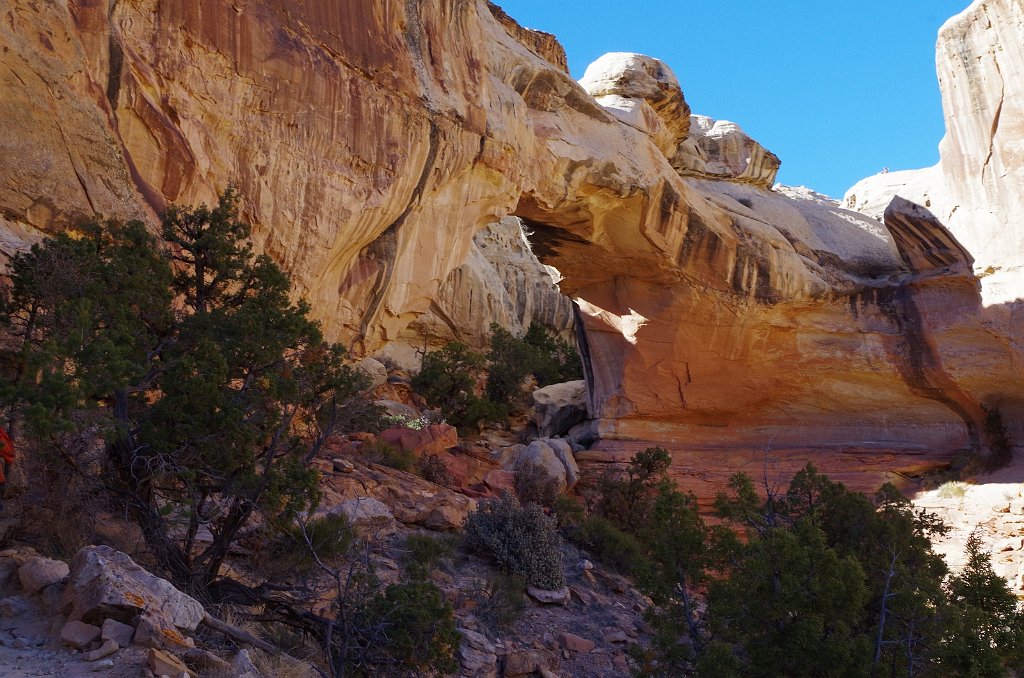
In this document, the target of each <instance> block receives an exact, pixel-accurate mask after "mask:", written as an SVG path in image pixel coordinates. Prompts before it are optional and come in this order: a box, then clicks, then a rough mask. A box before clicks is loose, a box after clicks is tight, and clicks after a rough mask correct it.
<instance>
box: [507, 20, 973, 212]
mask: <svg viewBox="0 0 1024 678" xmlns="http://www.w3.org/2000/svg"><path fill="white" fill-rule="evenodd" d="M496 2H497V4H499V5H501V6H502V8H503V9H504V10H505V11H506V12H508V13H509V14H510V15H512V16H513V17H515V19H516V20H517V21H519V23H521V24H523V25H524V26H528V27H530V28H536V29H539V30H543V31H547V32H549V33H554V34H555V35H556V36H558V39H559V40H560V41H561V43H562V44H563V45H564V46H565V50H566V52H567V54H568V56H569V68H570V70H571V71H572V74H573V76H574V77H575V78H577V79H579V78H580V77H581V76H582V75H583V71H584V70H586V67H587V65H588V64H589V63H590V62H592V61H593V60H594V59H596V58H597V57H599V56H600V55H601V54H604V53H605V52H640V53H642V54H649V55H651V56H654V57H658V58H659V59H661V60H663V61H664V62H666V63H667V64H668V65H669V66H670V67H671V68H672V70H673V71H674V72H675V73H676V75H677V76H678V77H679V82H680V84H681V85H682V88H683V93H684V95H685V96H686V100H687V102H688V103H689V104H690V107H691V108H692V109H693V112H694V113H700V114H702V115H710V116H711V117H713V118H718V119H726V120H732V121H734V122H736V123H738V124H739V125H740V126H741V127H743V129H744V130H745V131H746V132H747V133H748V134H750V135H751V136H752V137H754V138H755V139H757V140H758V141H760V142H761V143H762V144H763V145H764V146H765V147H767V148H768V149H769V150H771V151H773V152H774V153H775V154H777V155H778V156H779V157H780V158H781V159H782V169H781V171H780V172H779V181H781V182H782V183H786V184H803V185H805V186H810V187H811V188H814V189H815V190H818V191H821V192H823V193H827V194H829V195H831V196H833V197H836V198H840V197H842V194H843V192H845V191H846V189H847V188H849V187H850V186H852V185H853V184H854V183H855V182H856V181H858V180H859V179H861V178H863V177H865V176H868V175H870V174H874V173H876V172H878V171H880V170H881V169H882V168H883V167H889V168H890V169H891V170H898V169H913V168H917V167H926V166H928V165H932V164H934V163H935V162H936V161H938V143H939V140H940V139H941V138H942V135H943V132H944V128H943V122H942V105H941V100H940V96H939V88H938V81H937V80H936V76H935V37H936V34H937V31H938V29H939V26H941V25H942V24H943V23H944V22H945V21H946V19H948V18H949V17H951V16H953V15H954V14H957V13H959V12H960V11H962V10H963V9H965V8H966V7H967V6H968V5H969V4H970V0H859V1H858V2H855V3H853V2H833V1H832V0H816V1H811V0H774V1H768V0H702V1H701V2H694V1H692V0H633V1H632V2H626V1H624V0H496Z"/></svg>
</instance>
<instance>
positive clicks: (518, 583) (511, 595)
mask: <svg viewBox="0 0 1024 678" xmlns="http://www.w3.org/2000/svg"><path fill="white" fill-rule="evenodd" d="M525 591H526V580H525V579H523V578H522V577H519V576H516V575H513V574H506V573H504V572H495V573H492V574H490V575H489V576H488V578H487V580H486V581H484V582H483V586H482V587H481V588H480V590H479V591H478V592H477V595H476V596H474V598H475V600H476V601H477V610H476V617H477V619H478V620H479V621H480V623H481V624H483V625H484V627H485V628H487V629H488V630H489V631H491V633H492V634H500V633H504V632H506V631H508V630H509V628H510V627H511V626H512V625H513V624H515V623H516V622H517V621H518V620H519V618H520V617H522V616H523V612H525V611H526V604H527V600H526V593H525Z"/></svg>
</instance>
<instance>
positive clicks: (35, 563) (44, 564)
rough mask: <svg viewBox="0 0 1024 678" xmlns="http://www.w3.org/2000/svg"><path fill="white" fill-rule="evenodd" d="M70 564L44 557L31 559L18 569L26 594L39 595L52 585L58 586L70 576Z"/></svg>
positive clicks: (19, 578)
mask: <svg viewBox="0 0 1024 678" xmlns="http://www.w3.org/2000/svg"><path fill="white" fill-rule="evenodd" d="M69 571H70V570H69V568H68V564H67V563H65V562H63V561H60V560H51V559H50V558H43V557H42V556H33V557H31V558H29V559H28V560H27V561H26V562H25V564H24V565H22V566H21V567H19V568H18V580H19V581H20V582H21V587H22V588H23V589H25V592H26V593H38V592H39V591H41V590H43V589H44V588H46V587H47V586H50V585H51V584H58V583H60V582H62V581H64V579H65V578H66V577H67V576H68V572H69Z"/></svg>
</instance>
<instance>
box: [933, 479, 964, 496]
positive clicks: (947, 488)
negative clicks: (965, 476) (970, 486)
mask: <svg viewBox="0 0 1024 678" xmlns="http://www.w3.org/2000/svg"><path fill="white" fill-rule="evenodd" d="M966 493H967V485H965V484H964V483H961V482H959V481H956V480H952V481H950V482H947V483H943V484H942V486H940V487H939V492H938V494H939V496H940V497H942V498H943V499H963V497H964V494H966Z"/></svg>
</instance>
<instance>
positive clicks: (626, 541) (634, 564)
mask: <svg viewBox="0 0 1024 678" xmlns="http://www.w3.org/2000/svg"><path fill="white" fill-rule="evenodd" d="M577 535H578V540H579V542H580V543H581V544H582V545H583V546H584V547H586V548H587V550H588V551H590V553H591V554H592V555H593V557H594V558H595V559H596V560H598V561H600V562H601V563H603V564H605V565H607V566H608V567H610V568H612V569H614V570H616V571H618V572H622V573H623V574H634V573H635V572H636V571H638V569H639V568H640V567H641V566H642V562H643V560H644V557H645V556H644V550H643V548H642V546H641V544H640V542H639V541H638V540H637V538H636V537H634V536H633V535H631V534H628V533H626V532H623V531H622V530H620V529H619V528H618V527H616V526H615V524H614V523H613V522H612V521H610V520H608V519H607V518H602V517H601V516H590V517H588V518H587V519H586V520H584V521H583V523H582V524H581V525H580V527H579V530H578V532H577Z"/></svg>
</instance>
